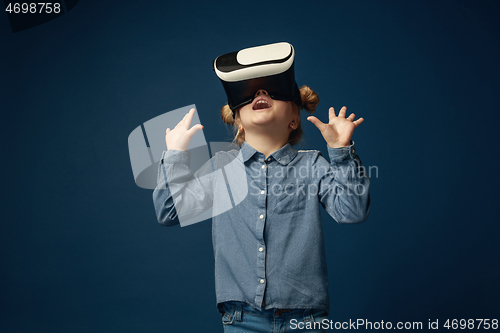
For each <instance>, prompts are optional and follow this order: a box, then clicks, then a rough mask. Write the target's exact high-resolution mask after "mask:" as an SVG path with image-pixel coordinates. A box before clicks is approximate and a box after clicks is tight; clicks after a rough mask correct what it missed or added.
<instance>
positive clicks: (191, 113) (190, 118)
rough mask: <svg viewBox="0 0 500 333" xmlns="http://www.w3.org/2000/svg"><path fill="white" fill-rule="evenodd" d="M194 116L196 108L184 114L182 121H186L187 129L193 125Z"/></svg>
mask: <svg viewBox="0 0 500 333" xmlns="http://www.w3.org/2000/svg"><path fill="white" fill-rule="evenodd" d="M193 116H194V109H191V110H189V112H188V113H187V114H186V115H185V116H184V119H182V121H183V122H184V123H183V124H184V126H186V129H189V126H191V121H193Z"/></svg>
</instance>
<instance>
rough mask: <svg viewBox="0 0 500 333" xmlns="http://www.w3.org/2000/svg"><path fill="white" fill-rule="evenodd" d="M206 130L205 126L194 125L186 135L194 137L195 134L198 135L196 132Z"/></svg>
mask: <svg viewBox="0 0 500 333" xmlns="http://www.w3.org/2000/svg"><path fill="white" fill-rule="evenodd" d="M204 128H205V127H203V125H202V124H196V125H194V126H193V127H191V128H190V129H189V130H188V131H187V133H186V134H187V135H189V136H193V135H194V133H196V132H198V131H199V130H202V129H204Z"/></svg>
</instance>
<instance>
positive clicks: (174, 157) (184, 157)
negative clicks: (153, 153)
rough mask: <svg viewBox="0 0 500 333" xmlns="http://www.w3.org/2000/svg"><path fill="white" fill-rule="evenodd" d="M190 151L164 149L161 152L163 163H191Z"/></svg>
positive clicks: (161, 161)
mask: <svg viewBox="0 0 500 333" xmlns="http://www.w3.org/2000/svg"><path fill="white" fill-rule="evenodd" d="M189 157H190V153H189V151H183V150H164V151H163V153H162V154H161V160H160V163H161V164H176V163H189Z"/></svg>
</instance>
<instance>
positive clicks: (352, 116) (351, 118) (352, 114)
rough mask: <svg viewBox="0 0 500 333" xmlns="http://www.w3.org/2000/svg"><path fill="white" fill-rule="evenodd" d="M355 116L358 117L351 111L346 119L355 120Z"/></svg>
mask: <svg viewBox="0 0 500 333" xmlns="http://www.w3.org/2000/svg"><path fill="white" fill-rule="evenodd" d="M354 118H356V115H355V114H354V113H351V114H350V115H349V117H347V118H346V119H347V120H350V121H353V120H354Z"/></svg>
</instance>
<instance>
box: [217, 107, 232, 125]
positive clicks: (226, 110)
mask: <svg viewBox="0 0 500 333" xmlns="http://www.w3.org/2000/svg"><path fill="white" fill-rule="evenodd" d="M220 116H221V117H222V120H223V121H224V122H225V123H226V124H229V125H234V118H233V111H231V108H230V107H229V105H227V104H226V105H224V106H223V107H222V108H221V109H220Z"/></svg>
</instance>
